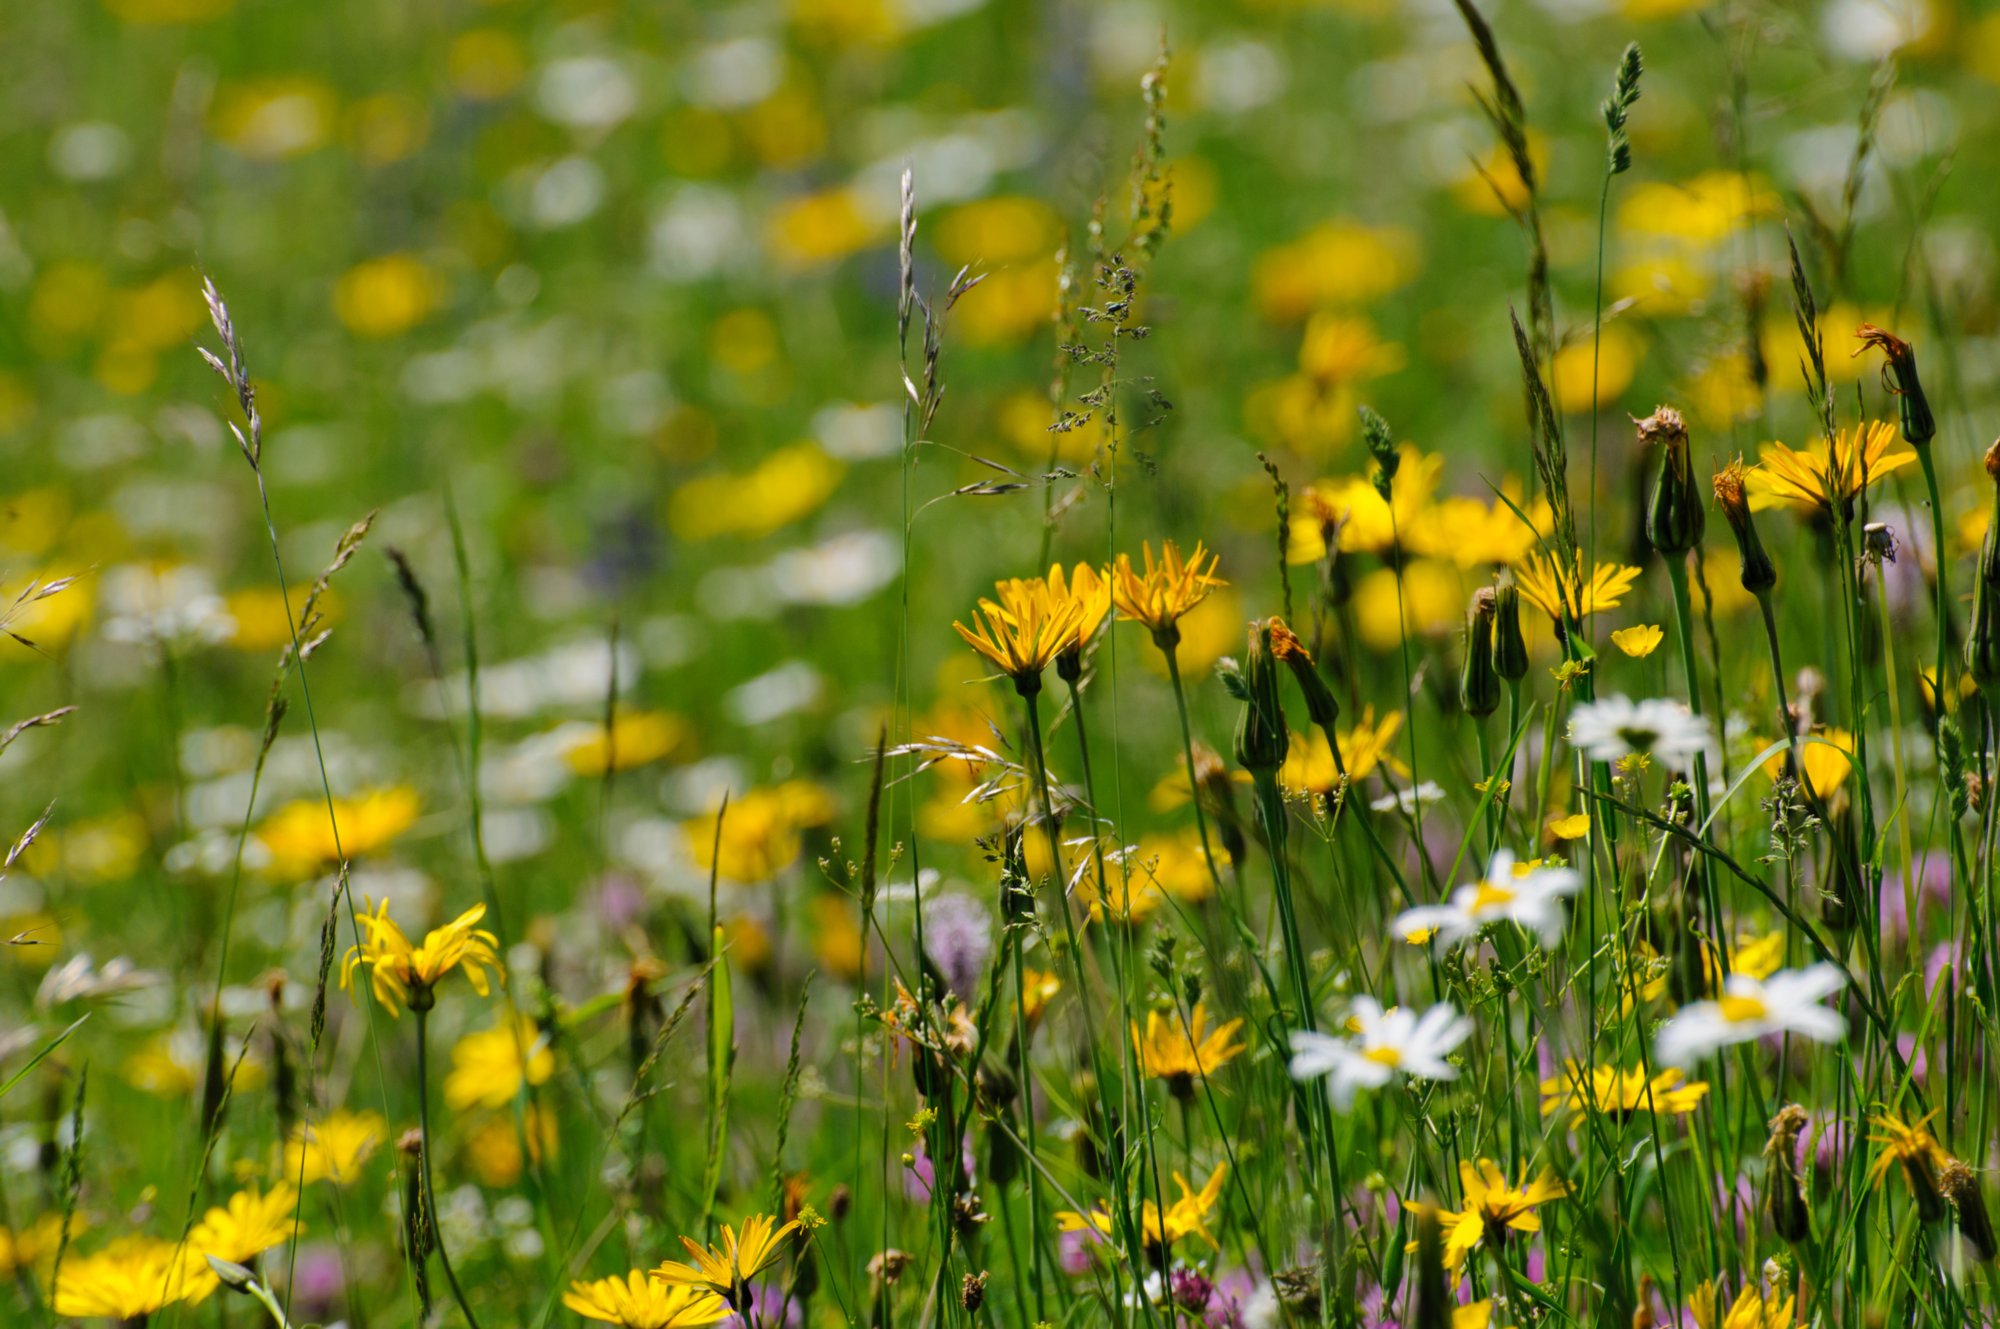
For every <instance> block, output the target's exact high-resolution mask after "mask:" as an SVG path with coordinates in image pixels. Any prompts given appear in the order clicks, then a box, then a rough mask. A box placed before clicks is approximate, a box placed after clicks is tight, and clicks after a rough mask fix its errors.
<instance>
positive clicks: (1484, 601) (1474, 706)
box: [1458, 586, 1500, 720]
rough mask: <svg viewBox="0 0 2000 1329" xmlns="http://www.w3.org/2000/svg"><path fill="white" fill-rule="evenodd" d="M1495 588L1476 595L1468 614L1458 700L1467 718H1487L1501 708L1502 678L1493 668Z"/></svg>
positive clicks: (1473, 597) (1481, 588) (1485, 587)
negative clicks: (1468, 716)
mask: <svg viewBox="0 0 2000 1329" xmlns="http://www.w3.org/2000/svg"><path fill="white" fill-rule="evenodd" d="M1494 613H1495V596H1494V594H1493V588H1492V587H1490V586H1482V587H1480V588H1479V589H1478V590H1476V591H1474V592H1473V593H1472V604H1471V605H1470V606H1469V607H1468V608H1467V609H1466V611H1465V663H1464V664H1463V665H1462V666H1461V667H1460V669H1459V674H1458V700H1459V702H1460V704H1461V705H1463V706H1464V707H1465V713H1466V714H1467V715H1472V716H1477V717H1478V718H1480V719H1482V720H1483V719H1485V718H1486V717H1487V716H1489V715H1491V714H1493V712H1494V711H1496V710H1498V709H1499V708H1500V675H1499V673H1498V672H1496V671H1495V670H1494V668H1493V617H1494Z"/></svg>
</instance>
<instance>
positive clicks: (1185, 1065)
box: [1132, 1002, 1249, 1099]
mask: <svg viewBox="0 0 2000 1329" xmlns="http://www.w3.org/2000/svg"><path fill="white" fill-rule="evenodd" d="M1242 1028H1243V1021H1241V1020H1230V1021H1229V1022H1227V1023H1226V1024H1222V1025H1218V1026H1217V1027H1216V1028H1214V1029H1212V1030H1211V1029H1210V1028H1208V1010H1207V1008H1206V1007H1205V1006H1204V1005H1203V1004H1202V1003H1201V1002H1196V1003H1195V1004H1194V1013H1193V1014H1192V1015H1191V1016H1190V1017H1189V1018H1188V1020H1187V1022H1186V1023H1185V1024H1183V1023H1182V1021H1181V1017H1180V1012H1179V1011H1175V1012H1173V1013H1172V1014H1171V1015H1162V1014H1161V1013H1160V1012H1159V1011H1147V1012H1146V1032H1145V1033H1144V1034H1143V1035H1142V1034H1140V1032H1139V1023H1138V1021H1136V1020H1135V1021H1133V1022H1132V1049H1133V1051H1134V1052H1136V1053H1137V1054H1138V1057H1139V1069H1140V1070H1141V1071H1142V1072H1143V1073H1144V1074H1145V1075H1146V1077H1147V1078H1148V1079H1154V1080H1165V1081H1166V1082H1167V1087H1168V1088H1169V1089H1170V1090H1172V1092H1173V1094H1174V1097H1176V1098H1182V1099H1185V1098H1188V1097H1190V1096H1192V1094H1193V1093H1194V1083H1195V1081H1196V1080H1205V1079H1207V1078H1208V1077H1209V1076H1211V1075H1213V1074H1214V1073H1215V1072H1216V1071H1218V1070H1220V1069H1222V1068H1223V1067H1224V1066H1226V1065H1228V1064H1229V1063H1230V1062H1231V1061H1234V1060H1235V1059H1236V1058H1237V1056H1238V1055H1240V1054H1241V1053H1242V1052H1243V1050H1244V1049H1245V1048H1246V1047H1248V1046H1249V1045H1248V1044H1247V1043H1232V1042H1231V1041H1230V1040H1231V1039H1233V1038H1235V1037H1236V1035H1237V1032H1238V1031H1239V1030H1241V1029H1242Z"/></svg>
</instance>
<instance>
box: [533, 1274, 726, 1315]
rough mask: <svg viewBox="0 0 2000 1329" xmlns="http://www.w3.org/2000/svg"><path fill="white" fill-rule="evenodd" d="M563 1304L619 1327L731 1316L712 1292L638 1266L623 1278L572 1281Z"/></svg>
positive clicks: (564, 1294) (579, 1313) (614, 1276)
mask: <svg viewBox="0 0 2000 1329" xmlns="http://www.w3.org/2000/svg"><path fill="white" fill-rule="evenodd" d="M563 1305H565V1306H567V1307H569V1308H570V1309H571V1310H573V1311H575V1312H576V1313H577V1314H578V1315H581V1316H582V1317H583V1318H584V1319H586V1320H602V1321H603V1322H604V1323H606V1324H615V1325H618V1326H620V1329H678V1327H679V1326H681V1325H697V1324H714V1323H715V1322H716V1321H718V1320H724V1319H727V1318H728V1317H729V1306H728V1303H726V1302H724V1301H723V1300H722V1298H720V1297H718V1296H716V1295H715V1294H714V1293H713V1292H703V1291H701V1290H700V1289H697V1288H691V1287H680V1286H676V1285H673V1284H669V1283H662V1282H659V1281H657V1280H656V1279H653V1278H649V1277H648V1276H647V1275H645V1274H644V1273H642V1272H640V1271H639V1270H637V1269H634V1270H632V1271H631V1272H630V1273H628V1274H626V1275H625V1276H624V1277H623V1278H619V1277H617V1276H616V1275H613V1276H612V1277H610V1278H600V1279H598V1280H597V1281H596V1282H594V1283H584V1282H575V1283H571V1284H570V1285H569V1291H567V1292H565V1293H563Z"/></svg>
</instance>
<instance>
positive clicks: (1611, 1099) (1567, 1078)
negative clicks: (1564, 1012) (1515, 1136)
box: [1542, 1061, 1708, 1129]
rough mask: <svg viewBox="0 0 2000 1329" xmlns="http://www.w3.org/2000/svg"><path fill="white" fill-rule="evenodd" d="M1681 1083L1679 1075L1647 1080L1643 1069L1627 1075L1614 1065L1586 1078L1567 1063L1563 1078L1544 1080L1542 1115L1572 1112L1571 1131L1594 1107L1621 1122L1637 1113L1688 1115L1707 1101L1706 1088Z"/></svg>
mask: <svg viewBox="0 0 2000 1329" xmlns="http://www.w3.org/2000/svg"><path fill="white" fill-rule="evenodd" d="M1683 1078H1684V1077H1683V1076H1682V1074H1681V1073H1680V1072H1679V1071H1677V1070H1664V1071H1661V1072H1660V1073H1659V1074H1657V1075H1654V1076H1651V1077H1650V1078H1649V1077H1648V1076H1647V1074H1646V1072H1645V1071H1644V1070H1643V1069H1642V1068H1638V1067H1635V1068H1633V1069H1632V1070H1629V1071H1625V1070H1620V1069H1618V1067H1616V1066H1595V1067H1592V1068H1591V1070H1590V1072H1589V1074H1588V1075H1587V1076H1586V1075H1585V1074H1584V1072H1583V1070H1582V1069H1581V1068H1580V1067H1579V1066H1578V1065H1577V1064H1576V1063H1575V1062H1573V1061H1569V1062H1564V1063H1563V1073H1562V1074H1561V1075H1557V1076H1553V1077H1551V1078H1550V1079H1547V1080H1544V1081H1542V1115H1543V1116H1545V1117H1547V1116H1552V1115H1554V1114H1555V1113H1558V1112H1569V1113H1571V1114H1572V1115H1571V1116H1570V1120H1569V1124H1570V1127H1571V1129H1575V1128H1576V1127H1579V1126H1581V1125H1583V1122H1584V1119H1585V1118H1586V1117H1587V1116H1588V1115H1589V1113H1590V1110H1591V1109H1593V1108H1594V1109H1595V1110H1596V1111H1598V1112H1600V1113H1602V1114H1603V1115H1605V1116H1608V1117H1611V1118H1613V1119H1615V1120H1618V1121H1623V1120H1625V1119H1626V1118H1627V1117H1630V1116H1633V1115H1634V1114H1636V1113H1639V1112H1651V1113H1653V1114H1654V1115H1655V1116H1665V1117H1679V1116H1685V1115H1686V1114H1688V1113H1690V1112H1692V1111H1694V1110H1695V1109H1696V1108H1697V1107H1699V1106H1700V1105H1701V1100H1702V1099H1703V1098H1705V1097H1707V1095H1708V1085H1707V1084H1706V1083H1703V1082H1701V1081H1695V1082H1694V1083H1692V1084H1682V1083H1681V1081H1682V1079H1683Z"/></svg>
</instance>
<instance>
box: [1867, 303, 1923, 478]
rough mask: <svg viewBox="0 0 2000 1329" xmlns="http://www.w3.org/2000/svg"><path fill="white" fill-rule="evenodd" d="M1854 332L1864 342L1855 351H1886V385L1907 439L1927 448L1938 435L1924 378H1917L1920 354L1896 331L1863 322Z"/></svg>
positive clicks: (1884, 372)
mask: <svg viewBox="0 0 2000 1329" xmlns="http://www.w3.org/2000/svg"><path fill="white" fill-rule="evenodd" d="M1854 335H1855V336H1857V337H1859V338H1860V339H1861V345H1859V346H1857V347H1855V348H1854V354H1855V355H1860V354H1861V353H1862V352H1863V351H1866V350H1869V349H1871V348H1875V347H1879V348H1881V351H1882V386H1883V388H1884V389H1885V390H1887V391H1888V393H1889V394H1890V395H1891V396H1893V397H1894V398H1895V399H1896V405H1897V408H1898V410H1899V411H1900V413H1901V415H1902V424H1903V441H1904V442H1905V443H1908V444H1909V445H1910V446H1911V447H1913V448H1920V447H1923V446H1924V445H1925V444H1927V443H1929V442H1930V441H1931V439H1932V438H1933V437H1934V436H1936V434H1937V421H1936V420H1935V419H1933V418H1932V416H1931V404H1930V400H1929V399H1928V398H1926V397H1925V396H1924V385H1923V381H1922V380H1921V379H1919V378H1918V377H1917V353H1916V351H1915V350H1913V349H1912V348H1911V346H1910V344H1909V343H1908V342H1906V341H1904V340H1903V339H1902V338H1901V337H1898V336H1897V335H1896V334H1895V333H1893V332H1888V331H1885V330H1883V329H1881V328H1878V327H1876V326H1875V325H1874V324H1873V323H1863V324H1862V325H1861V326H1860V327H1859V328H1856V329H1855V331H1854Z"/></svg>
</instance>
